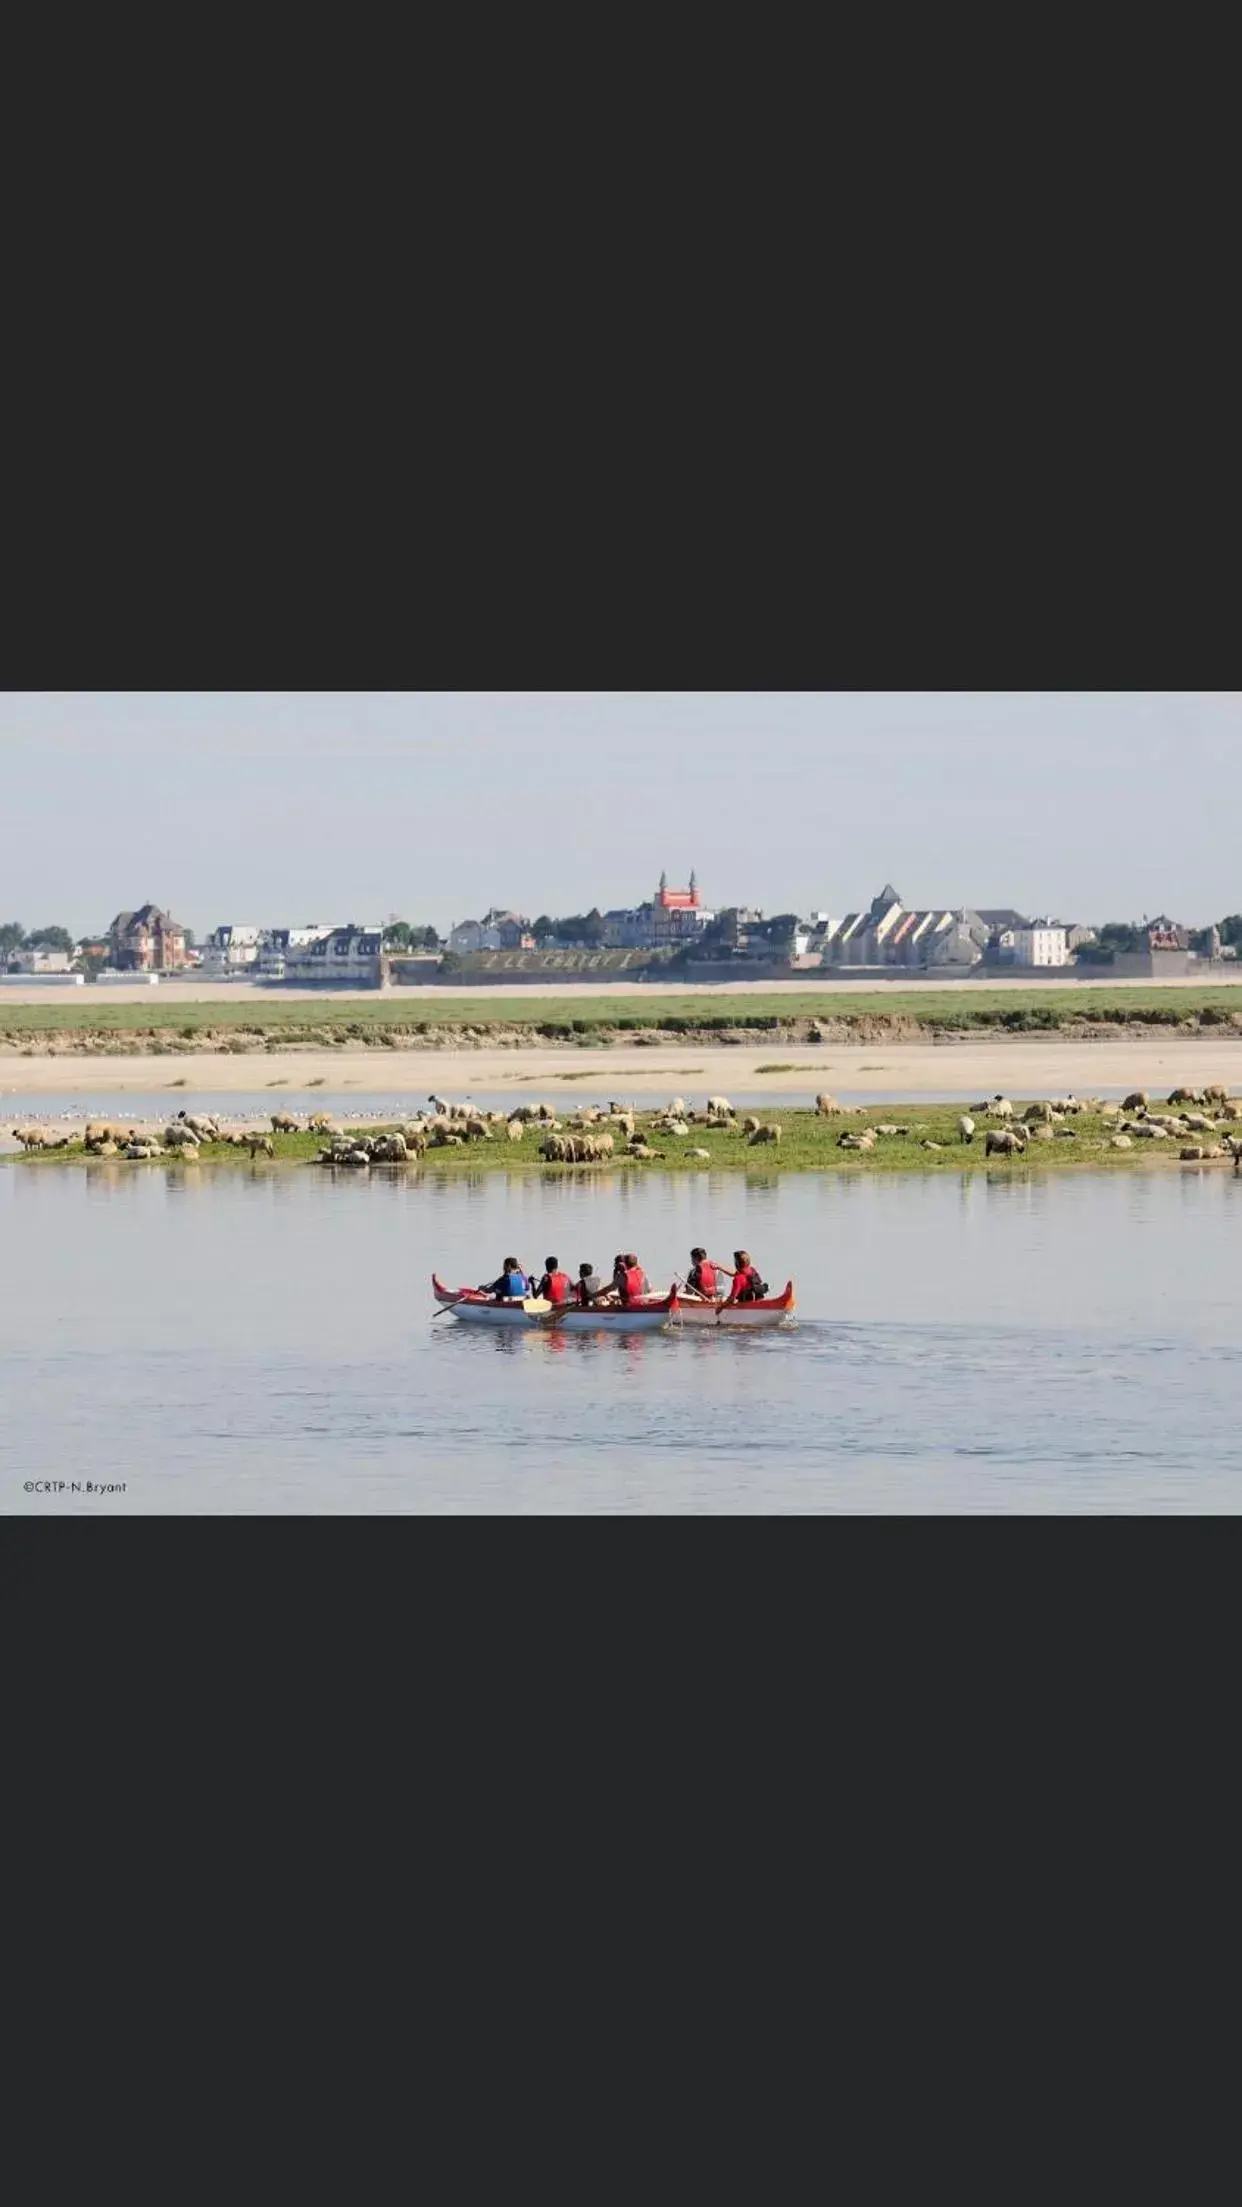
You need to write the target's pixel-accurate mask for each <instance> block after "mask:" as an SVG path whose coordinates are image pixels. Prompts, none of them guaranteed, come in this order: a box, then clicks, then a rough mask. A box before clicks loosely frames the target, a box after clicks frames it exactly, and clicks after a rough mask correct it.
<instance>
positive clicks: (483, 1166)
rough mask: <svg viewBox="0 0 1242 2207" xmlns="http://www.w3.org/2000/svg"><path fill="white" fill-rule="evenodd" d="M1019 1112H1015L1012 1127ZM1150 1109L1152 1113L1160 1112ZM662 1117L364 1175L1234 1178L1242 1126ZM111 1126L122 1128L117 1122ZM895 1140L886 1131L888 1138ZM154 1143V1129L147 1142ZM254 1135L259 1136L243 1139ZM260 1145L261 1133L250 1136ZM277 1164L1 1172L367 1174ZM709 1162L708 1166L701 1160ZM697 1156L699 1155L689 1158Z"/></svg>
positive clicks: (211, 1151)
mask: <svg viewBox="0 0 1242 2207" xmlns="http://www.w3.org/2000/svg"><path fill="white" fill-rule="evenodd" d="M964 1108H966V1109H968V1110H970V1111H971V1116H973V1117H974V1119H975V1128H976V1131H975V1133H974V1137H973V1139H972V1140H970V1141H963V1139H962V1138H961V1134H960V1132H959V1120H960V1119H961V1117H962V1113H963V1109H964ZM1024 1108H1025V1107H1024V1106H1023V1105H1022V1104H1021V1103H1020V1102H1017V1101H1015V1103H1014V1113H1015V1118H1014V1121H1013V1122H1012V1123H1013V1124H1015V1125H1017V1124H1018V1123H1019V1121H1020V1119H1021V1114H1022V1112H1023V1109H1024ZM1156 1108H1157V1107H1156V1103H1155V1099H1153V1103H1152V1110H1153V1112H1154V1111H1155V1109H1156ZM571 1116H572V1114H567V1115H566V1116H564V1117H562V1119H561V1121H560V1126H561V1129H562V1131H563V1132H566V1133H572V1132H573V1131H574V1130H573V1128H572V1126H571V1123H570V1120H571ZM657 1121H658V1115H657V1114H655V1113H652V1112H642V1113H639V1114H637V1115H636V1125H635V1131H636V1134H638V1135H640V1136H641V1137H642V1138H643V1139H644V1140H645V1143H646V1145H647V1147H648V1148H649V1149H650V1151H651V1152H652V1153H653V1154H652V1155H651V1156H650V1157H649V1158H637V1157H630V1156H629V1155H627V1154H625V1137H624V1135H622V1134H620V1133H618V1134H617V1135H616V1136H615V1137H614V1139H615V1142H616V1148H615V1151H614V1154H613V1155H612V1156H611V1157H608V1158H606V1159H604V1160H602V1161H599V1162H592V1163H571V1162H552V1161H549V1160H547V1159H545V1158H544V1157H543V1156H542V1155H541V1147H542V1143H543V1141H544V1138H545V1134H546V1131H547V1130H546V1129H545V1128H543V1127H541V1126H540V1125H538V1124H537V1123H532V1124H529V1125H528V1126H527V1128H526V1131H525V1134H524V1137H523V1139H522V1140H521V1141H520V1142H514V1141H510V1140H509V1138H508V1135H507V1132H506V1129H505V1127H504V1126H503V1125H500V1126H495V1127H493V1128H492V1129H491V1133H492V1139H491V1140H472V1141H469V1142H467V1143H465V1144H463V1146H462V1147H461V1148H435V1149H430V1150H428V1151H427V1152H426V1153H425V1154H424V1155H422V1156H421V1157H420V1156H415V1155H411V1156H410V1158H409V1159H408V1161H407V1162H404V1163H395V1164H394V1163H374V1164H372V1165H371V1166H370V1167H369V1168H365V1169H369V1170H370V1171H372V1172H380V1173H391V1174H393V1175H398V1174H399V1175H401V1176H403V1177H408V1176H409V1175H415V1176H420V1177H421V1176H422V1175H425V1174H432V1175H435V1176H437V1177H442V1178H445V1179H459V1178H463V1177H464V1178H467V1179H468V1178H471V1177H473V1176H477V1175H478V1174H480V1173H485V1172H497V1171H504V1172H510V1173H519V1174H522V1175H523V1176H526V1175H530V1174H547V1175H550V1176H552V1177H554V1178H557V1177H562V1176H564V1175H565V1174H567V1173H574V1174H579V1173H591V1174H594V1175H596V1176H597V1177H604V1176H606V1177H608V1178H615V1177H616V1176H617V1175H618V1174H624V1173H630V1172H639V1173H650V1172H679V1173H682V1172H699V1173H702V1172H739V1173H745V1174H758V1175H763V1176H764V1177H770V1176H771V1175H772V1174H774V1173H798V1172H842V1173H877V1172H878V1173H891V1172H918V1173H937V1172H939V1173H944V1172H956V1173H960V1172H964V1171H965V1172H972V1171H993V1172H1001V1173H1007V1174H1013V1173H1015V1172H1019V1173H1022V1172H1031V1171H1038V1172H1051V1171H1066V1170H1074V1169H1081V1168H1082V1167H1084V1166H1086V1167H1090V1168H1091V1169H1092V1170H1096V1171H1099V1170H1106V1171H1110V1172H1112V1171H1133V1170H1135V1169H1139V1168H1147V1169H1151V1168H1157V1169H1169V1168H1177V1167H1181V1168H1182V1169H1189V1168H1190V1165H1191V1164H1192V1163H1199V1162H1202V1163H1203V1165H1204V1167H1205V1169H1216V1170H1235V1169H1237V1166H1236V1164H1235V1162H1234V1160H1233V1159H1232V1158H1231V1156H1230V1154H1229V1152H1228V1151H1227V1150H1226V1149H1225V1144H1226V1142H1227V1141H1229V1140H1231V1139H1233V1138H1234V1137H1242V1121H1239V1122H1232V1123H1229V1124H1224V1123H1222V1124H1221V1126H1219V1127H1218V1128H1216V1129H1215V1130H1213V1131H1204V1130H1194V1129H1187V1130H1185V1131H1184V1132H1183V1133H1181V1134H1176V1133H1175V1134H1173V1135H1170V1136H1167V1137H1165V1138H1163V1139H1145V1138H1143V1137H1142V1136H1140V1135H1137V1134H1135V1135H1132V1136H1131V1137H1130V1138H1129V1140H1128V1145H1127V1146H1123V1147H1115V1146H1114V1143H1115V1139H1116V1136H1117V1131H1118V1126H1119V1119H1118V1116H1117V1114H1116V1112H1115V1110H1114V1111H1113V1112H1111V1113H1108V1112H1104V1111H1100V1110H1085V1111H1082V1112H1080V1113H1078V1114H1076V1115H1074V1116H1066V1117H1064V1118H1062V1119H1060V1120H1058V1121H1056V1122H1053V1123H1048V1122H1046V1121H1045V1122H1042V1123H1039V1124H1037V1125H1035V1126H1032V1127H1028V1128H1027V1129H1026V1132H1027V1134H1028V1135H1029V1137H1030V1138H1029V1140H1028V1143H1027V1147H1026V1149H1025V1151H1024V1152H1023V1153H1021V1154H1013V1155H995V1154H992V1155H990V1154H988V1148H987V1139H986V1138H987V1134H988V1132H989V1130H990V1131H992V1132H993V1133H997V1132H1000V1131H1002V1130H1003V1126H1004V1124H1006V1123H1007V1122H1002V1121H1000V1120H997V1119H988V1118H986V1117H984V1116H983V1115H982V1114H981V1113H980V1112H978V1111H977V1110H973V1109H971V1107H969V1106H968V1107H963V1106H962V1105H961V1104H944V1103H937V1104H934V1105H919V1106H917V1107H910V1106H905V1107H903V1106H898V1105H894V1104H892V1103H891V1102H890V1103H887V1104H884V1105H875V1106H869V1107H866V1108H857V1109H854V1110H851V1111H848V1112H844V1111H843V1112H840V1113H838V1114H836V1115H834V1116H832V1117H820V1116H818V1115H817V1114H816V1113H815V1112H813V1111H782V1110H779V1109H776V1110H771V1111H766V1110H765V1112H764V1114H763V1118H762V1124H763V1125H764V1126H766V1127H769V1128H779V1130H780V1139H779V1140H778V1141H773V1140H766V1141H763V1142H760V1143H752V1142H751V1141H750V1140H749V1139H748V1138H747V1135H746V1133H745V1132H744V1131H743V1128H744V1125H745V1123H746V1122H745V1121H744V1120H743V1119H739V1121H738V1124H737V1126H736V1128H724V1127H705V1126H691V1128H690V1130H689V1132H688V1133H686V1134H674V1133H670V1132H668V1131H666V1130H664V1129H663V1128H661V1126H660V1125H659V1124H658V1123H657ZM117 1123H120V1122H119V1121H118V1122H117ZM609 1124H610V1122H609V1121H608V1120H607V1119H602V1120H600V1121H599V1122H598V1124H597V1125H596V1126H593V1127H588V1128H586V1129H585V1130H584V1131H585V1133H586V1135H587V1136H588V1137H589V1136H592V1135H598V1134H600V1133H604V1132H607V1131H608V1129H609ZM390 1126H391V1122H381V1121H379V1120H376V1121H374V1122H368V1123H367V1125H366V1126H365V1127H362V1126H358V1127H356V1128H351V1129H350V1137H352V1136H354V1135H357V1136H358V1137H359V1138H361V1137H362V1135H363V1134H368V1135H370V1134H378V1133H381V1132H386V1131H389V1130H390ZM890 1130H891V1131H890ZM152 1131H153V1132H154V1133H155V1135H156V1136H157V1137H158V1133H159V1129H158V1128H155V1129H153V1130H152ZM249 1131H250V1132H252V1133H253V1132H255V1131H256V1130H255V1129H253V1128H252V1129H250V1130H249ZM257 1131H259V1132H260V1134H261V1130H257ZM843 1135H846V1136H850V1137H858V1136H862V1137H864V1138H865V1139H866V1138H869V1139H870V1140H871V1141H873V1143H874V1146H873V1147H865V1148H854V1147H852V1146H846V1147H843V1146H842V1143H841V1137H842V1136H843ZM271 1143H272V1151H273V1154H272V1156H271V1157H270V1158H269V1157H268V1156H267V1155H265V1154H264V1153H263V1152H262V1151H260V1152H259V1153H258V1154H257V1155H254V1156H252V1155H251V1154H250V1153H249V1152H248V1151H247V1150H245V1149H241V1148H236V1147H233V1146H231V1145H229V1144H227V1143H224V1142H213V1141H205V1142H204V1143H203V1144H202V1145H201V1147H200V1148H199V1150H198V1152H197V1154H196V1156H195V1158H194V1160H193V1161H192V1162H187V1161H186V1160H185V1159H184V1157H183V1156H182V1155H181V1153H180V1152H179V1151H177V1150H175V1149H167V1150H161V1152H160V1154H159V1156H158V1157H157V1158H155V1159H150V1160H145V1159H144V1160H141V1161H139V1160H129V1159H126V1158H125V1157H124V1156H123V1155H119V1154H118V1155H117V1156H115V1157H110V1158H99V1157H96V1156H92V1155H90V1154H89V1153H88V1152H87V1151H86V1149H85V1148H84V1146H83V1144H82V1141H81V1140H80V1138H79V1139H75V1140H74V1141H73V1142H72V1143H71V1144H70V1146H68V1147H67V1148H63V1149H56V1150H32V1151H30V1152H27V1153H25V1154H16V1153H15V1154H13V1155H11V1156H8V1157H6V1158H5V1159H3V1160H0V1162H7V1163H9V1164H13V1165H16V1166H19V1167H23V1166H27V1165H29V1166H30V1167H32V1168H34V1169H36V1170H47V1169H50V1168H51V1167H53V1166H55V1165H66V1164H68V1165H73V1164H80V1165H83V1166H85V1167H86V1168H87V1169H88V1170H91V1171H102V1170H109V1171H112V1172H116V1173H133V1172H142V1171H150V1170H151V1169H152V1168H153V1167H154V1166H158V1167H159V1168H162V1169H166V1168H171V1169H174V1170H176V1171H180V1172H201V1171H202V1170H203V1169H204V1168H205V1167H216V1166H226V1167H227V1166H231V1167H232V1168H233V1169H235V1170H244V1171H247V1172H270V1171H272V1170H273V1169H277V1168H281V1167H285V1166H291V1165H303V1166H309V1167H311V1168H312V1169H315V1170H331V1171H340V1172H349V1171H351V1170H358V1171H361V1170H363V1169H364V1168H361V1167H350V1166H346V1165H340V1166H325V1165H323V1164H322V1163H321V1162H320V1157H321V1152H322V1151H323V1150H324V1149H325V1147H327V1146H328V1143H327V1138H326V1137H325V1136H324V1135H323V1134H321V1133H315V1134H312V1133H308V1132H299V1133H284V1134H277V1133H275V1132H273V1133H272V1135H271ZM1209 1148H1220V1149H1221V1151H1222V1152H1223V1154H1222V1155H1221V1156H1219V1157H1213V1158H1205V1159H1201V1160H1200V1159H1195V1160H1190V1159H1185V1158H1183V1155H1182V1152H1183V1150H1185V1149H1200V1150H1206V1149H1209ZM703 1152H705V1153H706V1154H705V1155H704V1154H701V1153H703ZM696 1153H699V1154H696Z"/></svg>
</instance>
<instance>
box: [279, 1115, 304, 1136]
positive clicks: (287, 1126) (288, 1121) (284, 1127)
mask: <svg viewBox="0 0 1242 2207" xmlns="http://www.w3.org/2000/svg"><path fill="white" fill-rule="evenodd" d="M301 1131H302V1129H301V1127H300V1126H299V1125H298V1122H297V1120H296V1119H295V1118H294V1116H293V1113H292V1112H291V1111H273V1113H272V1132H273V1134H300V1133H301Z"/></svg>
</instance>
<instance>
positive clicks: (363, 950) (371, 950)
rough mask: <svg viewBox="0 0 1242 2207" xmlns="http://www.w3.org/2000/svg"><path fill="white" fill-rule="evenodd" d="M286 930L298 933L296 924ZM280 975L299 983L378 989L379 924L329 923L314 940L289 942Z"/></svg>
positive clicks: (381, 937) (381, 958) (381, 977)
mask: <svg viewBox="0 0 1242 2207" xmlns="http://www.w3.org/2000/svg"><path fill="white" fill-rule="evenodd" d="M288 932H289V933H290V934H291V935H293V934H300V933H302V932H304V931H303V930H302V929H299V928H290V929H289V930H288ZM284 955H285V971H284V975H283V978H284V979H285V980H286V981H288V982H290V983H292V984H294V985H295V986H298V987H310V988H337V989H343V988H368V989H377V988H381V987H382V986H383V982H384V930H383V928H382V927H358V926H356V925H355V924H354V923H353V921H351V922H350V924H349V926H348V927H330V928H328V929H327V930H326V932H324V933H321V934H317V935H316V936H315V939H314V941H313V942H309V943H293V942H291V943H289V944H288V945H287V946H286V949H285V954H284Z"/></svg>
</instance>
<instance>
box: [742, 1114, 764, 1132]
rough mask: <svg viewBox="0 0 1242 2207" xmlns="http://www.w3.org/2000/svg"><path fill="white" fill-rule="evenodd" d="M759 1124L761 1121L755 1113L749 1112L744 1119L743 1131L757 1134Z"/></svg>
mask: <svg viewBox="0 0 1242 2207" xmlns="http://www.w3.org/2000/svg"><path fill="white" fill-rule="evenodd" d="M759 1126H760V1121H759V1120H758V1119H756V1118H755V1116H754V1114H753V1113H749V1114H748V1115H747V1117H746V1118H744V1119H743V1121H742V1132H743V1134H746V1135H751V1134H757V1133H758V1132H759Z"/></svg>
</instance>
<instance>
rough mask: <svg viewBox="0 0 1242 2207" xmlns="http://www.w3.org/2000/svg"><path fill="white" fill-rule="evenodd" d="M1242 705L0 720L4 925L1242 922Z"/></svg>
mask: <svg viewBox="0 0 1242 2207" xmlns="http://www.w3.org/2000/svg"><path fill="white" fill-rule="evenodd" d="M1240 768H1242V693H1239V692H1236V691H1211V692H1204V691H1187V692H1149V691H1133V692H1125V691H1116V692H1112V691H1110V692H1102V691H1097V692H1038V691H1013V692H981V691H958V692H948V691H934V692H916V691H891V692H876V691H872V692H858V691H844V692H806V691H800V692H793V691H782V692H754V691H751V692H736V691H722V692H714V691H710V690H704V691H675V692H656V691H598V692H586V691H551V690H549V691H523V692H503V691H502V692H494V691H433V692H417V691H405V692H394V691H374V692H366V691H363V692H323V691H210V692H208V691H172V692H169V691H163V692H155V691H109V692H91V691H84V692H63V693H62V692H38V693H32V692H9V693H8V694H7V695H5V696H3V697H0V921H3V920H6V919H16V920H20V921H21V923H22V924H23V925H24V926H25V927H26V928H28V929H30V928H34V927H40V926H47V925H49V924H52V923H58V924H60V925H62V926H67V927H68V928H70V929H71V931H72V932H73V934H74V935H75V936H76V935H81V934H84V933H86V932H87V931H88V930H94V929H98V928H103V927H106V926H107V924H108V922H109V921H110V920H111V919H112V917H113V915H114V913H116V912H117V911H119V910H121V909H122V908H132V907H134V906H136V905H138V904H142V903H145V902H147V901H148V900H150V901H152V902H154V903H156V904H161V905H163V906H164V907H165V909H166V910H168V911H170V912H171V913H172V914H173V916H174V917H175V918H177V919H179V920H180V921H181V922H182V923H183V924H184V925H186V926H189V927H192V928H193V929H194V930H195V931H196V933H197V934H199V935H200V936H202V935H203V934H205V933H207V932H208V931H209V930H210V929H211V928H212V927H215V926H217V925H219V924H220V923H221V922H224V921H232V922H234V923H246V922H249V923H254V924H257V925H259V926H280V925H283V924H299V923H305V922H310V921H320V922H322V923H324V924H325V925H326V924H330V923H340V922H343V921H347V920H357V921H384V920H387V919H389V918H390V917H392V916H394V915H397V916H400V917H402V918H404V919H408V920H410V921H411V922H413V923H416V924H426V923H428V922H430V923H431V924H433V925H436V926H438V927H440V928H446V927H447V926H449V925H450V924H451V923H452V922H453V921H456V920H460V919H466V918H471V917H477V916H479V915H480V914H481V913H482V912H483V911H484V910H486V908H487V907H488V906H489V905H493V904H496V905H501V906H511V907H513V908H515V909H517V910H519V911H521V912H524V913H527V914H529V915H530V916H531V917H534V916H536V915H537V914H539V913H540V912H545V911H546V912H551V913H553V914H557V913H569V912H574V911H582V910H589V909H590V907H591V906H592V905H598V906H600V908H601V909H607V908H608V907H609V906H611V905H629V904H636V903H639V902H641V901H642V900H643V899H644V898H646V897H649V896H650V895H651V893H652V891H653V890H654V888H655V885H656V882H657V880H658V878H659V875H660V873H661V871H665V872H667V875H668V879H669V883H670V886H673V887H681V886H683V885H684V883H685V882H686V880H687V879H688V877H689V873H690V870H691V868H692V867H694V868H695V869H696V870H697V874H698V880H699V886H700V888H701V890H702V892H703V896H704V901H705V902H706V903H707V904H708V905H709V906H713V907H720V906H723V905H726V904H753V905H757V906H759V907H760V908H761V909H762V910H764V911H766V912H767V913H769V914H772V913H776V912H788V911H798V912H801V913H807V912H812V911H818V912H828V913H831V914H832V916H833V917H834V918H839V917H841V916H842V915H843V914H844V913H845V912H847V911H852V910H855V909H857V908H858V907H859V906H861V905H866V904H869V903H870V901H871V899H872V897H873V896H874V895H875V894H876V892H877V891H878V890H879V889H881V888H882V887H883V886H884V884H885V883H886V882H892V884H893V885H894V887H895V888H896V889H897V891H898V894H899V895H900V896H901V897H902V899H903V901H904V902H905V903H906V904H908V905H928V904H944V905H962V904H966V905H973V906H980V905H982V906H997V905H1016V906H1017V907H1018V908H1019V909H1020V910H1022V911H1024V912H1027V913H1030V914H1033V915H1034V914H1045V913H1051V914H1053V915H1055V916H1057V917H1060V918H1062V919H1067V920H1083V921H1088V922H1091V921H1094V922H1096V923H1097V924H1098V923H1099V922H1100V921H1102V920H1105V919H1136V918H1141V917H1142V916H1143V915H1144V914H1148V915H1152V916H1154V915H1155V914H1156V913H1159V912H1167V913H1169V914H1170V916H1172V917H1173V918H1176V919H1181V920H1185V921H1187V922H1188V923H1190V924H1203V923H1204V922H1206V921H1208V920H1210V919H1214V918H1219V917H1220V916H1222V915H1223V914H1224V913H1226V912H1236V911H1239V910H1242V796H1240V781H1242V777H1240V773H1239V769H1240Z"/></svg>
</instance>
